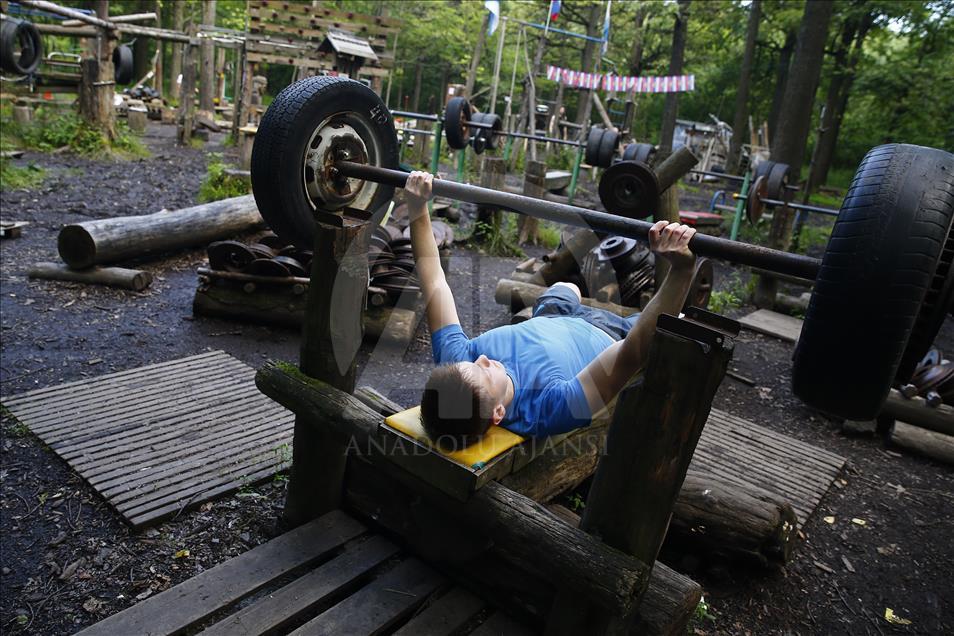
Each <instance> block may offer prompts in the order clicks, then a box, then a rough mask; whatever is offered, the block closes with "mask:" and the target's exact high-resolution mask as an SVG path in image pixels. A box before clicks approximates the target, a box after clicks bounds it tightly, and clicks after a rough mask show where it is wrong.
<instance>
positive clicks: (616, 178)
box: [599, 161, 659, 219]
mask: <svg viewBox="0 0 954 636" xmlns="http://www.w3.org/2000/svg"><path fill="white" fill-rule="evenodd" d="M599 194H600V201H602V202H603V207H605V208H606V211H607V212H610V213H611V214H618V215H620V216H625V217H628V218H631V219H641V218H645V217H647V216H650V215H652V214H653V213H654V212H655V209H656V201H657V199H658V198H659V181H657V180H656V174H655V173H654V172H653V171H652V169H651V168H650V167H649V166H647V165H646V164H644V163H638V162H636V161H620V162H618V163H616V164H614V165H612V166H610V167H609V168H607V169H606V170H604V171H603V175H602V176H601V177H600V184H599Z"/></svg>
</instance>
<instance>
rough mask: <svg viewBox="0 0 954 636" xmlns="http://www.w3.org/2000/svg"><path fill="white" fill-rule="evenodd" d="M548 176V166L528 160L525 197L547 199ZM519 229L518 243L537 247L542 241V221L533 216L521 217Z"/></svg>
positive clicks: (518, 223) (524, 184)
mask: <svg viewBox="0 0 954 636" xmlns="http://www.w3.org/2000/svg"><path fill="white" fill-rule="evenodd" d="M546 175H547V164H545V163H544V162H542V161H534V160H532V159H528V160H527V166H526V169H525V170H524V175H523V196H526V197H532V198H535V199H543V198H545V197H546ZM517 227H518V228H519V234H518V236H517V242H518V243H519V244H521V245H523V244H524V243H528V242H529V243H533V244H534V245H536V244H537V243H538V242H539V241H540V219H538V218H536V217H532V216H526V215H520V216H519V217H518V218H517Z"/></svg>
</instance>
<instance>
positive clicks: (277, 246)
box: [257, 232, 288, 252]
mask: <svg viewBox="0 0 954 636" xmlns="http://www.w3.org/2000/svg"><path fill="white" fill-rule="evenodd" d="M257 242H258V243H261V244H262V245H266V246H268V247H270V248H271V249H273V250H275V251H276V252H281V250H283V249H285V248H286V247H288V241H286V240H285V239H283V238H281V237H280V236H278V235H277V234H275V233H274V232H269V233H268V234H265V235H263V236H260V237H259V239H258V241H257Z"/></svg>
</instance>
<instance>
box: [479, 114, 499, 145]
mask: <svg viewBox="0 0 954 636" xmlns="http://www.w3.org/2000/svg"><path fill="white" fill-rule="evenodd" d="M481 122H482V123H485V124H489V125H491V126H493V128H491V129H490V130H487V129H486V128H484V129H482V130H481V131H480V134H481V136H483V138H484V141H485V142H486V143H485V145H486V147H487V149H488V150H496V149H497V147H498V146H499V145H500V133H501V131H502V130H503V120H501V119H500V115H496V114H494V113H484V114H483V117H482V118H481Z"/></svg>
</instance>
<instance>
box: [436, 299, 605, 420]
mask: <svg viewBox="0 0 954 636" xmlns="http://www.w3.org/2000/svg"><path fill="white" fill-rule="evenodd" d="M611 344H613V339H612V338H611V337H610V336H609V334H607V333H606V332H605V331H603V330H602V329H600V328H599V327H594V326H593V325H591V324H590V323H588V322H586V321H585V320H583V319H582V318H576V317H569V316H553V317H549V316H548V317H543V316H540V317H537V318H531V319H530V320H526V321H524V322H521V323H519V324H516V325H506V326H503V327H497V328H496V329H491V330H490V331H488V332H486V333H484V334H481V335H480V336H477V337H476V338H473V339H469V338H468V337H467V336H466V335H464V330H463V329H461V326H460V325H457V324H454V325H447V326H445V327H442V328H440V329H438V330H437V331H436V332H435V333H434V334H433V335H432V336H431V347H432V349H433V351H434V362H436V363H437V364H447V363H453V362H474V361H476V360H477V358H478V357H479V356H480V355H481V354H483V355H485V356H487V357H488V358H490V359H491V360H497V361H499V362H501V363H502V364H503V365H504V368H505V369H506V370H507V375H509V376H510V379H511V380H512V381H513V386H514V395H513V401H512V402H511V403H510V405H509V406H508V407H507V414H506V415H505V416H504V419H503V422H501V425H502V426H503V427H505V428H507V429H509V430H511V431H513V432H514V433H517V434H518V435H523V436H526V437H545V436H547V435H556V434H559V433H565V432H567V431H571V430H573V429H575V428H580V427H581V426H586V425H588V424H589V423H590V419H591V417H592V414H591V413H590V407H589V405H588V404H587V403H586V396H584V395H583V387H582V385H581V384H580V381H579V380H578V379H577V378H576V374H577V373H579V372H580V371H582V370H583V368H584V367H586V365H587V364H589V363H590V361H591V360H593V358H595V357H596V356H597V355H599V354H600V352H602V351H603V350H604V349H606V347H608V346H610V345H611Z"/></svg>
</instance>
